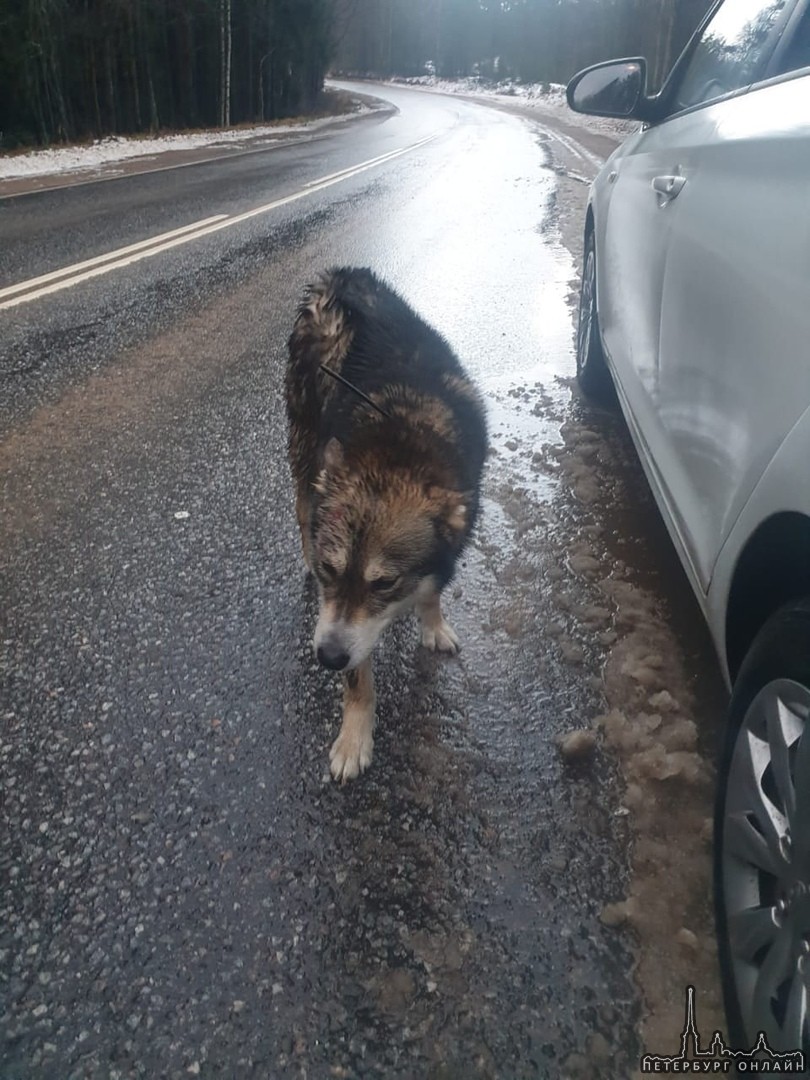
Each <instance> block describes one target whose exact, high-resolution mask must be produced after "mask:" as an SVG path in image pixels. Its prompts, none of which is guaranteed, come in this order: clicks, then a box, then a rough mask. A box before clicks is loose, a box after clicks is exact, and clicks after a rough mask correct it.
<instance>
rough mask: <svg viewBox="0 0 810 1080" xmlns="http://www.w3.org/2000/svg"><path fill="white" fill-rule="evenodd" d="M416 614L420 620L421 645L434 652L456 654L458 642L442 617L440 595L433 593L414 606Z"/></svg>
mask: <svg viewBox="0 0 810 1080" xmlns="http://www.w3.org/2000/svg"><path fill="white" fill-rule="evenodd" d="M416 614H417V615H418V616H419V618H420V619H421V620H422V644H423V645H424V646H425V648H426V649H431V650H432V651H434V652H446V653H457V652H458V650H459V642H458V638H457V637H456V632H455V630H454V629H453V627H452V626H451V625H450V623H448V622H445V620H444V615H442V606H441V593H440V592H433V593H431V594H430V596H428V597H426V598H425V599H424V600H420V601H419V602H418V603H417V605H416Z"/></svg>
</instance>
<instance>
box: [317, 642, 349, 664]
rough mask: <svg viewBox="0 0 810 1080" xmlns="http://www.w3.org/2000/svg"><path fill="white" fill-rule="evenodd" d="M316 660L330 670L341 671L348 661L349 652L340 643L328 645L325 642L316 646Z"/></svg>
mask: <svg viewBox="0 0 810 1080" xmlns="http://www.w3.org/2000/svg"><path fill="white" fill-rule="evenodd" d="M318 661H319V663H321V664H323V666H324V667H327V668H331V670H332V671H342V670H343V668H345V667H346V665H347V664H348V662H349V654H348V653H347V652H346V651H345V650H344V649H343V647H342V646H341V645H330V644H329V642H327V643H326V644H325V645H319V646H318Z"/></svg>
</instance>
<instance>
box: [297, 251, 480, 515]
mask: <svg viewBox="0 0 810 1080" xmlns="http://www.w3.org/2000/svg"><path fill="white" fill-rule="evenodd" d="M289 344H290V363H289V366H288V370H287V400H288V408H289V414H290V421H291V431H290V449H291V459H292V462H293V469H294V471H295V472H296V475H297V476H300V475H302V473H303V472H306V473H307V474H308V475H309V477H310V478H311V479H313V478H314V473H313V470H315V469H316V468H317V467H318V465H317V462H318V460H319V459H320V458H321V457H322V451H323V447H324V446H325V445H326V443H327V442H328V441H329V439H331V438H336V439H338V440H339V441H340V442H341V444H342V445H344V446H350V445H352V444H353V443H357V442H358V441H361V442H365V441H366V439H365V438H364V435H365V436H367V437H368V438H371V439H373V440H374V441H376V442H377V444H378V449H379V451H380V452H381V453H383V452H384V451H385V450H386V446H387V448H388V449H393V448H394V447H395V446H396V445H400V448H401V449H402V450H403V451H404V450H405V449H406V446H407V445H409V444H412V443H413V441H414V439H416V441H417V442H421V444H422V446H421V450H422V453H421V455H420V454H419V453H417V454H415V456H414V460H413V467H414V468H416V467H418V464H419V459H420V457H423V456H424V454H425V453H430V452H431V451H432V452H433V454H436V455H438V457H439V458H441V459H443V460H444V462H445V464H446V465H448V466H450V467H451V471H452V472H453V473H454V475H453V476H452V477H447V478H446V479H447V480H448V482H450V483H452V484H453V486H455V487H457V489H459V490H466V491H475V493H476V497H475V500H474V501H475V509H476V510H477V502H478V500H477V491H478V482H479V478H480V473H481V468H482V466H483V461H484V457H485V454H486V421H485V415H484V407H483V403H482V401H481V398H480V396H479V394H478V391H477V389H476V387H475V385H474V384H473V383H472V382H471V380H470V379H469V378H468V376H467V374H466V373H465V371H464V369H463V368H462V366H461V364H460V363H459V361H458V359H457V358H456V356H455V354H454V353H453V351H452V349H451V348H450V346H449V345H448V343H447V342H446V341H445V339H444V338H443V337H442V336H441V335H440V334H439V333H437V332H436V331H435V330H434V329H433V328H432V327H431V326H429V325H428V324H427V323H426V322H425V321H424V320H423V319H421V318H420V317H419V316H418V315H417V314H416V312H414V311H413V309H412V308H411V307H410V306H409V305H408V304H407V303H406V302H405V301H404V300H403V299H402V298H401V297H400V296H398V295H397V293H395V292H394V291H393V290H392V289H391V288H389V286H387V285H386V284H385V283H384V282H382V281H380V279H379V278H377V277H376V276H375V275H374V274H373V273H372V272H371V271H370V270H367V269H354V268H340V269H335V270H330V271H328V272H327V273H325V274H324V275H323V276H322V277H321V278H320V280H319V281H318V282H316V283H315V284H313V285H311V286H310V287H309V288H308V290H307V292H306V295H305V297H304V300H303V302H302V304H301V306H300V308H299V312H298V317H297V319H296V322H295V326H294V328H293V332H292V335H291V337H290V343H289ZM324 368H327V369H328V371H324ZM338 376H339V377H340V378H337V377H338ZM341 380H344V381H341ZM347 384H349V385H347ZM369 400H370V401H371V402H372V403H373V405H369ZM384 416H387V417H388V418H389V420H390V422H389V423H388V424H385V423H384V422H381V423H378V422H377V421H379V420H381V417H382V418H384ZM411 448H412V447H411ZM442 471H443V472H444V473H446V472H447V470H446V469H445V470H442ZM444 480H445V477H443V478H442V482H444ZM471 509H472V508H471ZM472 518H474V513H473V514H472V516H471V519H470V522H469V524H470V527H471V526H472Z"/></svg>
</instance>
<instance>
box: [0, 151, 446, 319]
mask: <svg viewBox="0 0 810 1080" xmlns="http://www.w3.org/2000/svg"><path fill="white" fill-rule="evenodd" d="M438 135H439V133H438V132H437V133H436V134H434V135H429V136H428V137H427V138H426V139H420V141H419V142H415V143H411V145H410V146H403V147H402V148H401V149H399V150H391V151H389V153H387V154H381V155H380V156H379V157H376V158H371V159H370V160H369V161H361V162H360V164H359V165H351V166H350V167H349V168H347V169H341V170H340V172H336V173H330V175H329V176H322V177H321V178H320V179H319V180H311V181H310V182H309V183H308V184H305V185H304V187H303V188H302V189H301V190H300V191H296V192H295V193H294V194H292V195H285V196H284V198H283V199H275V200H274V201H273V202H269V203H265V204H264V206H257V207H256V208H255V209H254V210H248V211H247V212H246V213H244V214H236V215H234V216H231V215H229V214H216V215H215V216H214V217H209V218H205V219H204V220H202V221H195V222H193V223H192V224H191V225H184V226H183V228H181V229H172V231H171V232H166V233H161V234H160V235H159V236H153V237H150V239H148V240H141V241H140V242H139V243H137V244H130V245H129V246H128V247H123V248H118V249H117V250H115V251H108V252H107V253H106V254H105V255H97V256H96V257H95V258H93V259H86V260H85V261H84V262H80V263H74V264H73V265H72V266H65V267H63V268H62V269H61V270H53V271H51V273H49V274H43V275H42V276H41V277H36V278H31V279H30V280H28V281H20V282H18V283H17V284H16V285H8V286H7V287H6V288H4V289H0V311H2V310H3V309H4V308H13V307H17V306H18V305H19V304H27V303H28V302H29V301H31V300H38V299H39V298H40V297H41V296H48V295H49V294H50V293H55V292H60V291H61V290H62V289H69V288H71V286H73V285H78V284H79V283H80V282H82V281H89V280H90V279H91V278H95V277H100V276H101V275H102V274H108V273H109V272H110V271H111V270H119V269H120V268H121V267H124V266H131V265H132V264H133V263H136V262H140V260H141V259H149V258H151V257H152V256H153V255H159V254H161V252H164V251H170V250H171V248H175V247H179V246H180V245H181V244H188V243H189V242H190V241H191V240H198V239H199V238H200V237H202V236H210V235H211V234H212V233H215V232H219V231H220V230H221V229H229V228H231V226H233V225H239V224H240V223H241V222H243V221H248V220H249V219H250V218H253V217H258V215H259V214H266V213H268V212H269V211H270V210H277V209H278V208H279V207H280V206H286V205H287V204H288V203H293V202H296V201H297V200H298V199H305V198H306V197H307V196H308V195H313V194H314V193H315V192H316V191H322V190H323V189H324V188H328V187H331V186H332V185H333V184H339V183H341V182H342V181H343V180H349V179H350V178H351V177H353V176H357V175H358V174H359V173H362V172H365V171H366V170H367V169H374V168H376V167H377V166H378V165H382V164H384V163H385V162H386V161H392V160H393V159H394V158H397V157H401V156H402V154H409V153H411V152H412V151H413V150H418V149H419V147H420V146H425V145H426V144H427V143H429V142H432V141H433V140H434V139H436V138H438Z"/></svg>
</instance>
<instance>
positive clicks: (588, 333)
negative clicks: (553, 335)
mask: <svg viewBox="0 0 810 1080" xmlns="http://www.w3.org/2000/svg"><path fill="white" fill-rule="evenodd" d="M577 381H578V382H579V385H580V388H581V389H582V392H583V393H584V394H585V395H586V397H589V398H591V399H592V400H594V401H599V402H605V401H608V400H609V399H610V397H611V395H612V393H613V384H612V381H611V378H610V372H609V371H608V366H607V363H606V362H605V354H604V352H603V351H602V339H601V337H600V335H599V315H598V313H597V310H596V241H595V239H594V234H593V232H590V233H588V236H587V239H586V241H585V254H584V257H583V265H582V286H581V288H580V292H579V318H578V320H577Z"/></svg>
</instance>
